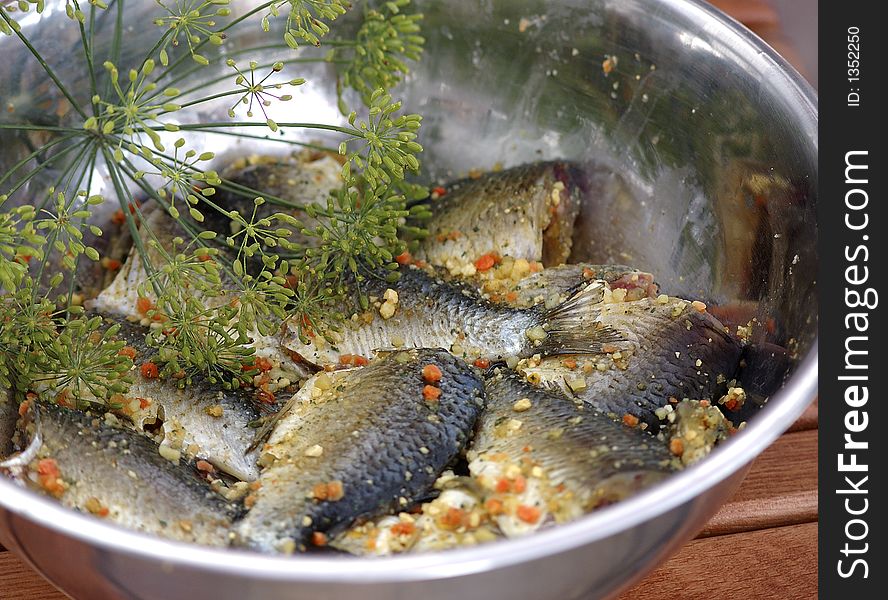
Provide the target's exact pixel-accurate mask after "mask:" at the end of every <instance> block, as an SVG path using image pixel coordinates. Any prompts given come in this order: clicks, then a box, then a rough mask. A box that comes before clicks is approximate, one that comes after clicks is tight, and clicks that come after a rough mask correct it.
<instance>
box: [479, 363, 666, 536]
mask: <svg viewBox="0 0 888 600" xmlns="http://www.w3.org/2000/svg"><path fill="white" fill-rule="evenodd" d="M485 391H486V395H487V405H486V408H485V411H484V413H483V415H482V416H481V418H480V419H479V420H478V427H477V432H476V434H475V437H474V439H473V440H472V444H471V448H470V450H469V453H468V457H469V461H470V462H469V471H470V473H471V475H472V477H473V478H475V480H476V481H477V482H478V483H479V484H480V487H481V488H482V489H484V490H485V491H486V497H487V499H488V501H487V502H486V503H485V505H486V506H488V507H491V506H493V504H492V503H491V502H490V500H493V502H498V503H499V504H498V507H497V510H496V511H494V512H493V513H492V515H491V516H492V517H493V518H494V520H495V521H496V523H497V524H498V525H499V528H500V529H501V530H502V531H503V533H505V534H506V535H507V536H510V537H511V536H516V535H522V534H524V533H528V532H530V531H533V530H534V529H537V528H538V527H540V526H542V525H544V524H546V523H551V522H565V521H568V520H571V519H575V518H577V517H579V516H580V515H582V514H584V513H586V512H589V511H591V510H594V509H596V508H599V507H601V506H605V505H608V504H612V503H614V502H617V501H620V500H622V499H624V498H626V497H628V496H630V495H631V494H634V493H636V492H637V491H639V490H641V489H643V488H645V487H647V486H649V485H652V484H654V483H656V482H658V481H660V480H661V479H663V478H664V477H665V476H666V475H668V474H669V473H670V472H671V471H672V470H673V468H674V465H675V461H674V460H673V457H672V455H671V454H670V452H669V451H668V449H667V448H666V445H665V444H664V443H663V442H662V441H660V440H657V439H656V438H655V437H653V436H652V435H650V434H648V433H645V432H643V431H641V430H640V429H637V428H631V427H627V426H625V425H623V424H621V423H617V422H615V421H614V420H613V419H611V418H610V417H608V416H607V415H605V414H604V413H602V412H600V411H597V410H595V409H593V408H591V407H588V406H583V405H578V404H576V403H575V402H573V401H571V400H570V399H568V398H566V397H564V396H563V395H561V394H558V393H555V392H550V391H547V390H544V389H540V388H538V387H536V386H533V385H531V384H529V383H527V381H525V380H524V379H523V378H521V377H520V376H518V375H517V374H516V373H514V372H505V371H502V372H500V371H499V370H498V369H497V370H495V371H494V372H493V373H492V374H490V375H489V376H488V377H487V378H486V380H485ZM522 506H523V507H525V508H523V509H521V508H519V507H522ZM537 511H538V512H537Z"/></svg>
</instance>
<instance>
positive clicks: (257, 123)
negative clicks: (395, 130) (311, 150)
mask: <svg viewBox="0 0 888 600" xmlns="http://www.w3.org/2000/svg"><path fill="white" fill-rule="evenodd" d="M277 125H278V127H281V128H283V127H293V128H300V129H321V130H324V131H335V132H337V133H342V134H344V135H348V136H351V137H354V138H360V137H363V136H361V132H360V131H358V130H357V129H348V128H346V127H341V126H339V125H325V124H323V123H278V124H277ZM178 127H179V129H181V130H182V131H189V130H194V129H198V130H199V129H212V128H217V127H268V124H267V123H265V122H264V121H231V122H228V123H226V122H224V121H220V122H216V123H185V124H182V125H178ZM151 129H154V130H155V131H160V130H161V129H163V127H158V126H155V127H151ZM213 133H215V132H213Z"/></svg>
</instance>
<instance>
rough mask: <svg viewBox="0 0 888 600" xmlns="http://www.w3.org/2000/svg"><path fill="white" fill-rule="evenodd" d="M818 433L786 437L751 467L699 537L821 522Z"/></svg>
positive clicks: (795, 434)
mask: <svg viewBox="0 0 888 600" xmlns="http://www.w3.org/2000/svg"><path fill="white" fill-rule="evenodd" d="M817 433H818V432H817V430H816V429H813V430H809V431H799V432H796V433H787V434H784V435H783V436H781V437H780V438H778V439H777V441H776V442H774V444H772V445H771V446H770V447H769V448H767V449H766V450H765V451H764V452H763V453H762V454H761V455H760V456H759V457H758V458H757V459H756V460H755V462H753V463H752V467H751V468H750V469H749V473H747V475H746V479H744V480H743V483H742V484H741V485H740V489H739V490H737V493H736V494H735V495H734V497H733V498H731V500H730V501H728V502H727V503H725V505H724V506H722V507H721V509H719V511H718V513H716V515H715V516H714V517H713V518H712V519H711V520H710V521H709V523H707V524H706V527H705V528H704V529H703V531H702V532H701V533H700V537H708V536H713V535H724V534H729V533H737V532H741V531H753V530H756V529H764V528H766V527H778V526H781V525H791V524H796V523H809V522H813V521H816V520H817Z"/></svg>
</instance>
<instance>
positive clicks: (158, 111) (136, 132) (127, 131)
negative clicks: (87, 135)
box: [83, 58, 180, 162]
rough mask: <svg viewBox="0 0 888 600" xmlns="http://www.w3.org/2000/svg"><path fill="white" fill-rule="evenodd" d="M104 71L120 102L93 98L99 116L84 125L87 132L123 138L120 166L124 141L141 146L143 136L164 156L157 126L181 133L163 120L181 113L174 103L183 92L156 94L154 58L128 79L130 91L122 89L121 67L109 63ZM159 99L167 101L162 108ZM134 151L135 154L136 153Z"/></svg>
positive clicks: (117, 153) (132, 71) (116, 155)
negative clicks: (162, 116)
mask: <svg viewBox="0 0 888 600" xmlns="http://www.w3.org/2000/svg"><path fill="white" fill-rule="evenodd" d="M104 67H105V70H106V71H107V73H108V77H109V78H110V81H111V86H112V89H113V90H114V93H115V94H116V95H117V101H115V102H111V101H108V100H106V99H103V98H102V97H101V96H99V95H95V96H93V98H92V103H93V107H94V109H95V114H94V115H93V116H91V117H88V118H87V119H86V120H85V121H84V123H83V128H84V129H85V130H87V131H89V132H92V133H94V134H96V135H102V136H110V135H111V134H115V133H119V134H123V136H125V137H122V138H120V139H119V141H118V142H117V148H116V150H115V151H114V159H115V160H116V161H117V162H120V161H122V160H123V154H122V152H121V147H122V145H123V140H124V139H129V140H130V142H131V143H134V142H138V141H139V139H140V137H141V135H142V134H144V135H147V136H148V137H149V138H151V142H152V143H153V144H154V147H155V148H156V149H157V150H159V151H160V152H163V150H164V146H163V144H162V143H161V141H160V135H159V134H158V133H157V132H156V131H155V130H154V127H153V126H154V125H158V126H160V127H161V128H163V129H165V130H166V131H178V130H179V129H178V126H177V125H176V124H175V123H170V122H162V121H160V120H159V117H160V116H161V115H162V114H168V113H172V112H175V111H177V110H179V108H180V106H179V105H178V104H176V103H174V102H172V100H173V99H175V98H176V97H177V96H178V95H179V90H178V89H176V88H166V89H165V90H163V92H161V93H160V94H154V93H153V92H154V90H156V89H157V84H156V83H154V82H152V81H149V77H150V76H151V74H152V73H153V72H154V68H155V62H154V60H153V59H150V58H149V59H147V60H146V61H145V62H144V63H143V64H142V67H141V68H140V69H139V70H136V69H130V70H129V72H128V73H127V75H126V78H127V81H128V82H129V83H128V84H127V86H126V90H124V88H122V87H121V86H120V73H119V71H118V69H117V66H116V65H115V64H114V63H112V62H111V61H105V63H104ZM159 97H161V99H162V100H165V101H162V102H161V103H159V104H158V103H157V102H158V98H159ZM130 151H131V152H134V149H131V150H130ZM134 153H135V152H134Z"/></svg>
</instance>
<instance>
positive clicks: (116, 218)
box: [111, 208, 126, 225]
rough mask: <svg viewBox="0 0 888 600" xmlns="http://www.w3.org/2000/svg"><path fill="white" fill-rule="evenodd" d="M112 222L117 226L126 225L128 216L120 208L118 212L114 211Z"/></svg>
mask: <svg viewBox="0 0 888 600" xmlns="http://www.w3.org/2000/svg"><path fill="white" fill-rule="evenodd" d="M111 222H112V223H114V224H115V225H123V224H124V223H126V215H124V214H123V211H122V210H121V209H119V208H118V209H117V210H116V211H114V214H113V215H111Z"/></svg>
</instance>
